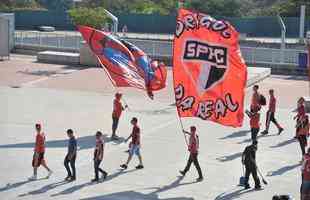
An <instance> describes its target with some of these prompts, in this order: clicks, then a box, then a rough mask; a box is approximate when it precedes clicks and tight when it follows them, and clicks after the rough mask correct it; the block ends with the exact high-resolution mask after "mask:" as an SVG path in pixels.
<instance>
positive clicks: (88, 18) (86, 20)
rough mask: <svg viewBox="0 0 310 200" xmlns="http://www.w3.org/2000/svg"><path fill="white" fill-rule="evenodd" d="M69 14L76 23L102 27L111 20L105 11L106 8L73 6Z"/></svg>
mask: <svg viewBox="0 0 310 200" xmlns="http://www.w3.org/2000/svg"><path fill="white" fill-rule="evenodd" d="M68 13H69V16H70V17H71V19H72V21H73V22H74V24H76V25H86V26H90V27H93V28H97V29H100V28H102V27H103V26H104V25H105V23H109V22H110V20H109V18H108V17H107V15H106V13H105V12H104V8H102V7H97V8H73V9H71V10H69V11H68Z"/></svg>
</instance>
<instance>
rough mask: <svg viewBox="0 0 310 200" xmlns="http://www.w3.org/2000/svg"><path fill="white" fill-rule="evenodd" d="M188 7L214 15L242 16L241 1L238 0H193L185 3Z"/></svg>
mask: <svg viewBox="0 0 310 200" xmlns="http://www.w3.org/2000/svg"><path fill="white" fill-rule="evenodd" d="M185 7H186V8H190V9H195V10H198V11H201V12H205V13H207V14H209V15H213V16H229V17H234V16H241V14H242V13H241V9H240V8H241V3H240V1H237V0H208V1H201V0H191V1H187V2H186V3H185Z"/></svg>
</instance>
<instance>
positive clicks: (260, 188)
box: [255, 185, 263, 190]
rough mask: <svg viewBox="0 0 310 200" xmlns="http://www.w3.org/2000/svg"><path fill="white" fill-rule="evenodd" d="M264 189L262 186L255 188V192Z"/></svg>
mask: <svg viewBox="0 0 310 200" xmlns="http://www.w3.org/2000/svg"><path fill="white" fill-rule="evenodd" d="M262 189H263V188H262V186H260V185H259V186H255V190H262Z"/></svg>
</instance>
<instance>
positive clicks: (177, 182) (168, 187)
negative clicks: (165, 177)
mask: <svg viewBox="0 0 310 200" xmlns="http://www.w3.org/2000/svg"><path fill="white" fill-rule="evenodd" d="M183 178H184V177H183V176H178V177H177V179H176V180H175V181H173V182H172V183H170V184H169V185H165V186H163V187H151V188H146V189H155V191H154V192H152V193H150V194H149V195H151V194H157V193H161V192H165V191H168V190H171V189H174V188H177V187H180V186H184V185H191V184H195V183H198V182H196V181H192V182H187V183H181V181H182V180H183Z"/></svg>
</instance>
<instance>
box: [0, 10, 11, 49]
mask: <svg viewBox="0 0 310 200" xmlns="http://www.w3.org/2000/svg"><path fill="white" fill-rule="evenodd" d="M0 17H2V18H5V19H7V20H9V46H10V50H12V49H13V48H14V32H15V15H14V13H0Z"/></svg>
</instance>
